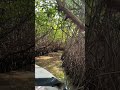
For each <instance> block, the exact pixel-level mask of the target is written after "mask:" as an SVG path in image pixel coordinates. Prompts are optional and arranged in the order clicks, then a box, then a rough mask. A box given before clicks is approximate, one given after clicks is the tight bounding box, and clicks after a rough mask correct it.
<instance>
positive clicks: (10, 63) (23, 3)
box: [0, 0, 35, 72]
mask: <svg viewBox="0 0 120 90" xmlns="http://www.w3.org/2000/svg"><path fill="white" fill-rule="evenodd" d="M0 6H1V14H2V15H1V17H0V19H1V20H0V23H1V27H0V72H6V71H10V70H16V69H18V68H21V67H23V66H25V65H27V64H31V63H32V62H34V61H33V60H34V41H35V40H34V37H35V36H34V32H35V31H34V0H16V1H15V0H8V1H1V3H0Z"/></svg>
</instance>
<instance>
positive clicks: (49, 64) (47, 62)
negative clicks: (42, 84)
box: [35, 51, 64, 81]
mask: <svg viewBox="0 0 120 90" xmlns="http://www.w3.org/2000/svg"><path fill="white" fill-rule="evenodd" d="M62 53H63V52H62V51H58V52H51V53H49V54H48V55H45V56H38V57H36V58H35V60H36V61H35V63H36V64H37V65H38V66H40V67H42V68H44V69H46V70H48V71H49V72H50V73H52V74H53V75H54V76H55V77H57V78H58V79H60V80H61V81H64V71H63V68H62V61H61V60H60V59H61V55H62Z"/></svg>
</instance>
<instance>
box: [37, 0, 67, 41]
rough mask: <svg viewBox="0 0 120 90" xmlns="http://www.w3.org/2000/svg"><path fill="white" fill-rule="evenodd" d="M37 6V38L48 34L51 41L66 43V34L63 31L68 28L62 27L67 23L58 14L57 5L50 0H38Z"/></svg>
mask: <svg viewBox="0 0 120 90" xmlns="http://www.w3.org/2000/svg"><path fill="white" fill-rule="evenodd" d="M35 4H36V8H35V14H36V17H35V26H36V29H35V30H36V32H35V33H36V36H43V35H45V34H46V35H48V38H49V39H50V40H53V41H58V40H59V41H65V38H66V34H65V33H63V31H62V30H65V28H66V27H62V26H63V25H64V23H63V22H65V21H64V20H63V18H62V17H61V16H60V14H59V13H58V10H57V8H56V4H55V3H54V2H52V1H49V0H42V1H39V0H36V2H35ZM61 29H62V30H61Z"/></svg>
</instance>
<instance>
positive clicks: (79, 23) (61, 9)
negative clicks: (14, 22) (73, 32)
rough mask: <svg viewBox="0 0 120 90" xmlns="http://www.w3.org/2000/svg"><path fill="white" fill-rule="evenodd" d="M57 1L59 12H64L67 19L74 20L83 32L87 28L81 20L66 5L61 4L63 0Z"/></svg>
mask: <svg viewBox="0 0 120 90" xmlns="http://www.w3.org/2000/svg"><path fill="white" fill-rule="evenodd" d="M56 1H57V4H58V10H59V11H63V12H64V13H65V14H66V16H67V18H69V19H70V20H72V21H73V23H75V24H76V25H77V27H78V28H79V29H80V30H81V31H84V29H85V27H84V25H83V24H82V22H81V21H80V20H79V18H78V17H76V16H75V15H74V14H73V13H72V12H71V11H70V10H69V9H68V8H66V7H65V6H64V4H63V3H62V2H61V0H56Z"/></svg>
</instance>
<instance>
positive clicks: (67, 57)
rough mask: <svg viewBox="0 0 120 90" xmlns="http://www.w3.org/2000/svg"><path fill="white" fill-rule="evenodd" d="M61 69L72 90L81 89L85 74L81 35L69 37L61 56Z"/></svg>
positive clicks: (83, 46)
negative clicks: (72, 87)
mask: <svg viewBox="0 0 120 90" xmlns="http://www.w3.org/2000/svg"><path fill="white" fill-rule="evenodd" d="M61 59H62V60H63V67H64V70H65V72H66V75H67V76H68V77H69V82H70V84H72V85H73V86H75V87H77V88H75V87H74V90H79V89H78V88H80V87H82V83H83V80H84V73H85V38H84V36H83V34H82V33H79V35H77V36H73V37H71V38H70V39H69V40H68V42H67V44H66V47H65V51H64V53H63V55H62V58H61Z"/></svg>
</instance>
